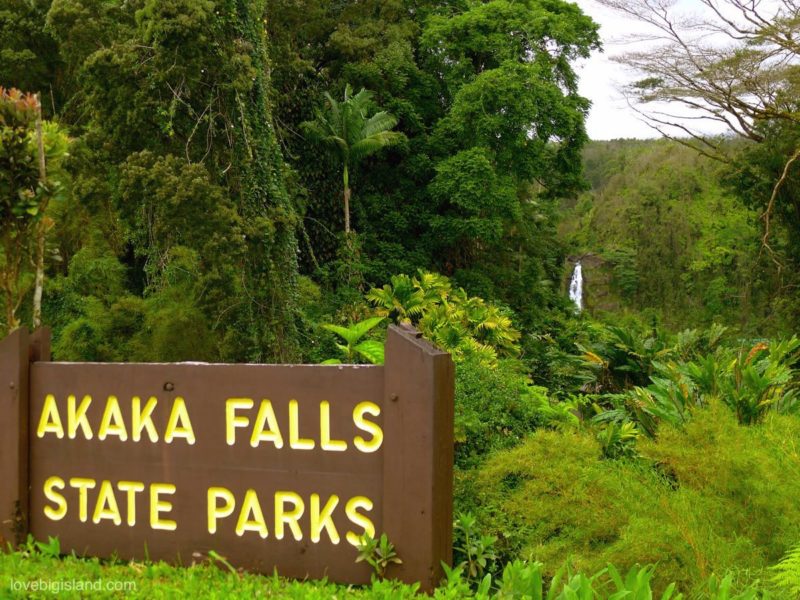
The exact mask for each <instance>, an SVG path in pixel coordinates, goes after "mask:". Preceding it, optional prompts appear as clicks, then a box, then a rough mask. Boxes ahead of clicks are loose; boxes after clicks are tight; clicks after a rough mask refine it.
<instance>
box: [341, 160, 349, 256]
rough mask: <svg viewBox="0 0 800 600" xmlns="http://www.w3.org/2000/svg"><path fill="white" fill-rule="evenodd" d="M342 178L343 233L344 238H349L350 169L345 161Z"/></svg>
mask: <svg viewBox="0 0 800 600" xmlns="http://www.w3.org/2000/svg"><path fill="white" fill-rule="evenodd" d="M342 179H343V181H344V234H345V238H347V239H348V240H349V239H350V169H348V167H347V162H345V163H344V171H343V172H342Z"/></svg>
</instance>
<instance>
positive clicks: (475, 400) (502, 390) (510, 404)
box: [455, 357, 548, 468]
mask: <svg viewBox="0 0 800 600" xmlns="http://www.w3.org/2000/svg"><path fill="white" fill-rule="evenodd" d="M547 402H548V400H547V391H546V390H545V389H544V388H540V387H535V386H531V385H530V384H529V380H528V378H527V377H526V376H525V375H524V374H523V373H522V369H521V365H520V363H519V362H518V361H516V360H513V359H507V360H503V361H500V363H499V365H498V366H497V367H493V366H490V365H487V364H485V363H483V362H482V361H481V360H479V359H478V358H475V357H473V358H469V359H466V360H464V361H462V362H459V363H457V364H456V393H455V439H456V458H455V460H456V465H457V466H459V467H461V468H467V467H469V466H473V465H475V464H477V463H479V462H480V461H481V460H483V459H484V458H486V456H488V455H489V453H490V452H491V451H493V450H497V449H502V448H510V447H511V446H514V445H516V444H518V443H519V442H521V441H522V439H523V438H524V437H525V435H527V434H528V433H530V432H532V431H534V429H535V428H536V426H537V425H538V424H540V423H541V422H542V417H541V411H540V408H539V407H540V406H541V405H542V403H547Z"/></svg>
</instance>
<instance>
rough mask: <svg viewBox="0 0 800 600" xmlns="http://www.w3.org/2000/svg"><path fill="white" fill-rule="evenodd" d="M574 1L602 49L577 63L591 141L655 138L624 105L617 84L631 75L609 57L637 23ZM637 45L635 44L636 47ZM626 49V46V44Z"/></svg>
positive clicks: (589, 1) (587, 1)
mask: <svg viewBox="0 0 800 600" xmlns="http://www.w3.org/2000/svg"><path fill="white" fill-rule="evenodd" d="M574 1H575V3H576V4H577V5H578V6H580V7H581V9H583V11H584V12H585V13H586V14H588V15H589V16H591V17H592V18H593V19H594V20H595V22H597V23H598V24H599V25H600V38H601V40H602V41H603V47H604V52H602V53H600V52H595V53H594V54H593V56H592V58H590V59H589V60H588V61H581V62H580V63H578V64H577V71H578V75H579V76H580V92H581V95H582V96H584V97H585V98H589V99H590V100H591V101H592V109H591V111H590V113H589V120H588V121H587V128H588V130H589V137H590V138H591V139H593V140H611V139H615V138H652V137H659V134H658V132H657V131H655V130H654V129H652V128H650V127H648V126H647V125H646V124H645V123H643V122H642V121H641V120H640V119H639V116H638V115H637V113H636V112H635V111H633V110H631V109H630V107H628V105H627V104H626V102H625V100H624V98H623V97H622V94H621V93H620V92H619V87H620V84H623V83H625V82H628V81H631V80H632V79H633V78H634V76H633V75H632V74H630V73H629V72H627V71H626V70H625V68H623V67H622V66H621V65H618V64H617V63H615V62H613V61H612V60H611V57H612V56H614V55H617V54H621V53H622V52H623V51H624V50H625V49H626V46H625V45H624V43H623V39H622V38H623V37H624V36H625V34H627V33H630V32H631V31H636V27H637V26H638V25H637V23H636V22H635V21H632V20H630V19H624V18H622V17H621V16H620V15H619V14H617V13H615V12H614V11H611V10H609V9H607V8H605V7H603V6H600V5H599V4H598V3H597V2H595V1H594V0H574ZM681 4H683V5H684V6H688V7H690V8H691V7H692V5H693V4H694V0H683V2H682V3H681ZM639 27H640V26H639ZM641 47H642V46H641V45H637V48H641ZM627 48H628V49H630V46H627ZM706 129H707V131H708V132H709V133H712V132H714V133H719V132H721V129H720V128H717V127H714V128H713V130H714V131H712V130H710V126H708V127H706Z"/></svg>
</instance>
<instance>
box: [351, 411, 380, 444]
mask: <svg viewBox="0 0 800 600" xmlns="http://www.w3.org/2000/svg"><path fill="white" fill-rule="evenodd" d="M380 414H381V409H380V407H379V406H378V405H377V404H374V403H372V402H361V403H359V404H357V405H356V407H355V408H354V409H353V423H355V426H356V427H358V428H359V429H360V430H362V431H366V432H367V433H369V434H372V438H371V439H370V440H365V439H364V438H363V437H361V436H360V435H357V436H356V437H355V438H353V444H355V447H356V448H358V449H359V450H360V451H361V452H375V451H376V450H377V449H378V448H380V447H381V444H382V443H383V430H382V429H381V428H380V425H378V424H377V423H373V422H372V421H367V420H366V419H365V418H364V415H373V416H375V417H377V416H378V415H380Z"/></svg>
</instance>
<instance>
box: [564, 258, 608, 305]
mask: <svg viewBox="0 0 800 600" xmlns="http://www.w3.org/2000/svg"><path fill="white" fill-rule="evenodd" d="M578 261H580V263H581V267H582V270H583V310H585V311H588V312H589V313H594V312H597V311H600V312H602V311H612V310H619V309H620V300H619V297H618V296H617V294H616V293H615V292H614V290H613V288H612V285H611V280H612V273H611V264H610V263H609V262H608V261H607V260H605V259H604V258H603V257H602V256H600V255H599V254H594V253H592V252H587V253H586V254H576V255H571V256H568V257H567V261H566V264H565V266H564V275H563V277H562V288H563V290H564V294H565V295H566V294H567V293H568V292H569V282H570V279H571V278H572V273H573V271H574V270H575V265H576V264H577V262H578Z"/></svg>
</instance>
